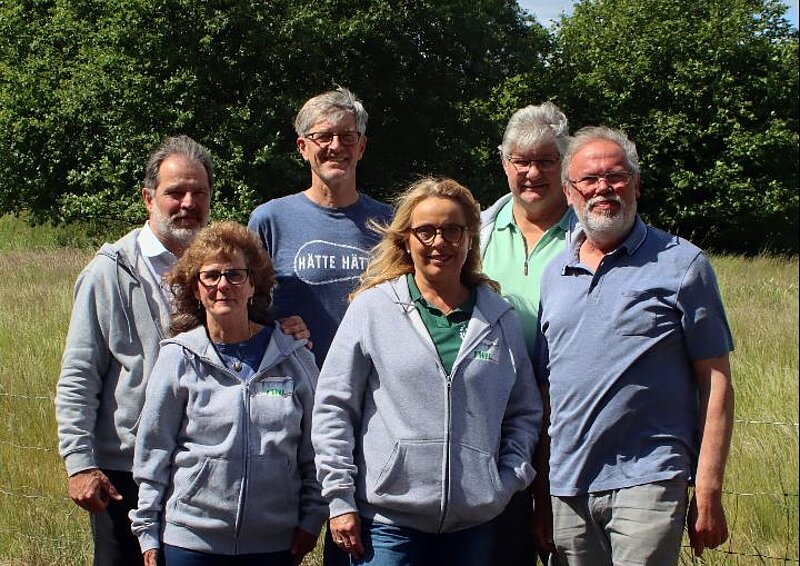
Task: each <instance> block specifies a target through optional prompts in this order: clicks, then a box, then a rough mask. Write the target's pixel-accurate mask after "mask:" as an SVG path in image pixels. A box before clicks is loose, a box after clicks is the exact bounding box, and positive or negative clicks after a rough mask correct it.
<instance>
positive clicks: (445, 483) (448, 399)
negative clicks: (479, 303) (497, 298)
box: [436, 325, 491, 533]
mask: <svg viewBox="0 0 800 566" xmlns="http://www.w3.org/2000/svg"><path fill="white" fill-rule="evenodd" d="M490 331H491V325H487V326H486V328H484V329H483V331H482V332H481V333H480V334H479V335H478V336H476V337H475V338H473V339H472V340H471V342H472V343H473V344H480V342H481V340H483V339H484V337H485V336H486V335H488V334H489V332H490ZM461 346H462V347H461V351H462V352H464V353H466V352H467V350H464V348H463V346H464V343H463V342H462V343H461ZM472 349H473V348H470V350H469V351H472ZM463 359H464V357H463V356H462V357H457V358H456V360H455V362H454V363H453V367H452V368H451V370H450V374H449V375H448V374H447V372H445V371H444V367H443V366H442V364H441V361H440V360H439V359H438V355H437V364H436V365H437V367H438V368H439V371H440V372H441V374H442V376H444V380H445V422H446V423H447V427H446V430H445V437H444V446H445V447H444V464H443V469H444V478H443V479H442V491H443V493H442V507H441V517H440V518H439V528H438V529H437V532H439V533H441V532H442V529H444V524H445V519H446V518H447V512H448V511H449V507H450V479H451V474H450V460H451V458H450V452H451V449H452V444H453V442H452V440H453V439H452V431H453V377H454V376H455V375H456V372H457V371H458V368H459V366H460V364H461V361H462V360H463Z"/></svg>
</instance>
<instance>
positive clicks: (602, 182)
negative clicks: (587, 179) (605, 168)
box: [594, 175, 614, 195]
mask: <svg viewBox="0 0 800 566" xmlns="http://www.w3.org/2000/svg"><path fill="white" fill-rule="evenodd" d="M609 192H614V187H612V186H611V183H609V181H608V179H607V178H606V177H605V175H600V176H599V177H597V184H596V185H595V186H594V194H596V195H597V194H606V193H609Z"/></svg>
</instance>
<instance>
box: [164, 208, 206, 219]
mask: <svg viewBox="0 0 800 566" xmlns="http://www.w3.org/2000/svg"><path fill="white" fill-rule="evenodd" d="M200 216H201V215H200V213H199V212H197V211H190V210H181V211H180V212H176V213H175V214H173V215H172V216H170V217H169V219H170V220H182V219H184V218H194V219H197V220H199V219H200Z"/></svg>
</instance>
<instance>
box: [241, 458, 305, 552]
mask: <svg viewBox="0 0 800 566" xmlns="http://www.w3.org/2000/svg"><path fill="white" fill-rule="evenodd" d="M299 517H300V474H299V472H298V471H297V468H296V467H295V466H293V465H291V463H290V462H289V460H288V458H287V457H286V456H284V455H282V454H279V453H273V454H269V455H265V456H260V457H257V458H252V459H251V460H250V475H249V476H248V480H247V493H246V494H245V505H244V516H243V517H242V531H241V533H240V536H241V537H242V538H243V539H245V540H247V539H249V538H252V539H254V540H257V539H258V538H259V537H260V536H263V532H264V530H265V529H268V530H269V532H270V533H271V536H275V537H279V536H280V534H281V531H282V530H283V531H285V535H286V537H287V538H289V537H290V535H291V532H292V530H293V529H294V528H295V527H296V526H297V524H298V522H299Z"/></svg>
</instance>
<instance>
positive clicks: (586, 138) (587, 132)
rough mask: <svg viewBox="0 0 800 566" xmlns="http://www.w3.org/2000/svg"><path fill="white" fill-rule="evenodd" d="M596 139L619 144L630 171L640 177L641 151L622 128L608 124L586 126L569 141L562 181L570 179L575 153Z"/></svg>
mask: <svg viewBox="0 0 800 566" xmlns="http://www.w3.org/2000/svg"><path fill="white" fill-rule="evenodd" d="M596 140H608V141H610V142H612V143H615V144H617V146H619V148H620V149H621V150H622V151H623V153H624V154H625V164H626V165H627V167H628V171H630V172H631V174H633V176H634V178H636V179H638V178H639V153H638V152H637V151H636V144H635V143H633V142H632V141H631V140H630V138H629V137H628V135H627V134H626V133H625V132H623V131H622V130H614V129H613V128H609V127H607V126H586V127H585V128H581V129H580V130H578V131H577V132H575V135H574V136H572V138H571V139H570V141H569V147H568V148H567V152H566V154H565V155H564V160H563V162H562V163H561V183H562V184H566V183H567V181H569V166H570V163H572V159H573V158H574V157H575V154H576V153H578V152H579V151H580V150H581V149H582V148H584V147H585V146H587V145H588V144H590V143H591V142H593V141H596Z"/></svg>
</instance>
